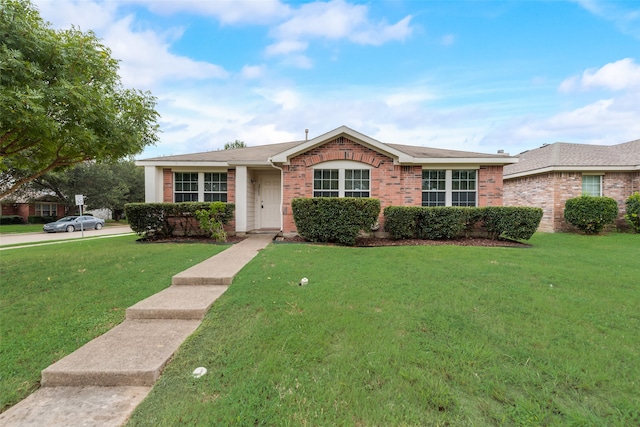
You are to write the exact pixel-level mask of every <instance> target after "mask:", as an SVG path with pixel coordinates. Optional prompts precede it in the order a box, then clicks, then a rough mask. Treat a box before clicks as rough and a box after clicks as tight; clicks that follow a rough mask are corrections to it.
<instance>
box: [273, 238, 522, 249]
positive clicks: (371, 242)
mask: <svg viewBox="0 0 640 427" xmlns="http://www.w3.org/2000/svg"><path fill="white" fill-rule="evenodd" d="M276 241H277V242H281V243H312V242H309V241H307V240H305V239H304V238H302V237H300V236H295V237H285V238H282V237H278V238H277V239H276ZM322 244H326V243H322ZM443 245H455V246H495V247H514V248H526V247H530V246H531V245H529V244H527V243H521V242H516V241H513V240H506V239H497V240H492V239H487V238H482V237H469V238H459V239H450V240H420V239H402V240H393V239H383V238H378V237H358V238H357V239H356V244H355V246H357V247H366V248H370V247H380V246H443Z"/></svg>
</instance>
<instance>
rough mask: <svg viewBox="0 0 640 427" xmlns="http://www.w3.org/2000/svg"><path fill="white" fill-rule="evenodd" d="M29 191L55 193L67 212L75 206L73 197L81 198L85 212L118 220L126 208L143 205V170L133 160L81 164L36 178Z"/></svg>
mask: <svg viewBox="0 0 640 427" xmlns="http://www.w3.org/2000/svg"><path fill="white" fill-rule="evenodd" d="M32 187H33V188H34V189H36V190H43V189H44V190H47V191H48V192H52V193H54V194H55V195H56V196H57V198H58V199H59V200H60V201H61V202H62V203H64V204H65V205H66V206H67V207H68V208H69V209H73V207H74V206H75V195H76V194H82V195H83V196H85V199H84V200H85V206H86V208H87V209H104V208H106V209H110V210H111V212H112V214H113V218H114V219H116V220H118V219H120V217H121V215H122V214H123V212H124V205H125V204H127V203H140V202H144V170H143V168H141V167H138V166H136V165H135V163H134V162H133V161H132V160H123V161H120V162H116V163H96V162H83V163H80V164H77V165H74V166H72V167H70V168H68V169H66V170H64V171H58V172H49V173H46V174H44V175H42V176H40V177H39V178H36V179H35V180H34V181H33V183H32Z"/></svg>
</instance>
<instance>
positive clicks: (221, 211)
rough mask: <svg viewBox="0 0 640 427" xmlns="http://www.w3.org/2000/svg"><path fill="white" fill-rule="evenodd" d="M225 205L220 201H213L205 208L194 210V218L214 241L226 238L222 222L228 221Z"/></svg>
mask: <svg viewBox="0 0 640 427" xmlns="http://www.w3.org/2000/svg"><path fill="white" fill-rule="evenodd" d="M227 212H228V211H227V205H226V203H222V202H213V203H211V204H210V205H209V207H208V208H207V209H198V210H197V211H195V212H194V215H195V217H196V219H197V220H198V221H199V222H200V228H201V229H202V230H203V231H205V232H206V233H207V234H208V235H210V236H211V237H212V238H213V239H215V240H216V242H224V241H226V240H227V233H226V231H224V223H226V222H228V218H227V216H228V214H227Z"/></svg>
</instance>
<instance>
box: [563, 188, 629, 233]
mask: <svg viewBox="0 0 640 427" xmlns="http://www.w3.org/2000/svg"><path fill="white" fill-rule="evenodd" d="M617 217H618V203H616V201H615V200H614V199H612V198H611V197H594V196H581V197H575V198H573V199H569V200H567V202H566V203H565V205H564V219H565V220H566V221H567V222H568V223H569V224H571V225H574V226H575V227H577V228H578V229H579V230H581V231H584V232H585V233H587V234H597V233H600V232H601V231H602V229H603V228H604V226H605V225H608V224H613V222H614V221H615V219H616V218H617Z"/></svg>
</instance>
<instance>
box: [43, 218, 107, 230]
mask: <svg viewBox="0 0 640 427" xmlns="http://www.w3.org/2000/svg"><path fill="white" fill-rule="evenodd" d="M102 227H104V219H102V218H96V217H94V216H89V215H82V216H65V217H64V218H60V219H59V220H57V221H55V222H50V223H48V224H45V225H44V227H42V229H43V230H44V231H46V232H47V233H55V232H57V231H66V232H68V233H71V232H72V231H76V230H81V229H84V230H88V229H91V228H95V229H96V230H100V229H101V228H102Z"/></svg>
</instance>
